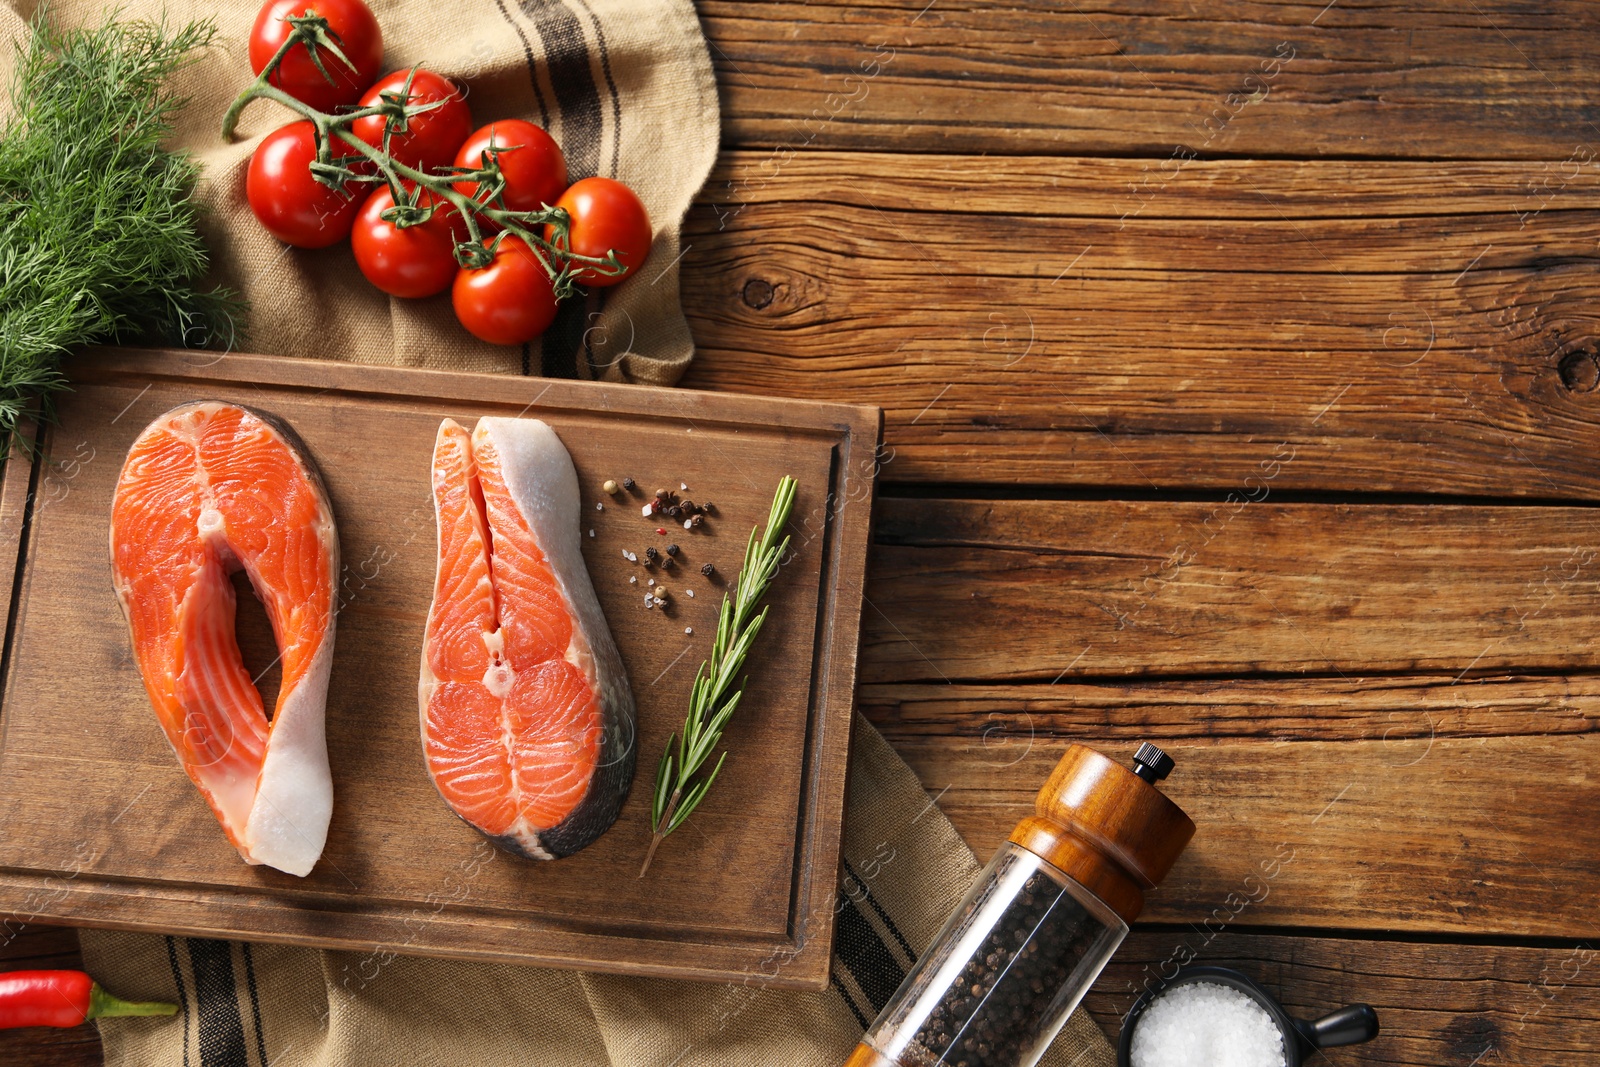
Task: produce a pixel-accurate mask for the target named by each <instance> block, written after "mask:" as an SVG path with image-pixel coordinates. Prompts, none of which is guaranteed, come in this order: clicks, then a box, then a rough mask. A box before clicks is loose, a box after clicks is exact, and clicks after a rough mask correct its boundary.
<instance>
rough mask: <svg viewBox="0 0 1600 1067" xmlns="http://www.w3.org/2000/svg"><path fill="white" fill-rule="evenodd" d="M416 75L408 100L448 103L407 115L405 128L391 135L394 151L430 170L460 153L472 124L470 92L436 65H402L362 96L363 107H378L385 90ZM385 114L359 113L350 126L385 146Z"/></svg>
mask: <svg viewBox="0 0 1600 1067" xmlns="http://www.w3.org/2000/svg"><path fill="white" fill-rule="evenodd" d="M407 78H410V79H411V91H410V92H409V93H407V94H406V100H407V101H409V102H410V103H411V104H412V105H417V104H431V103H434V102H435V101H439V100H443V101H444V103H443V104H440V105H439V106H438V107H436V108H434V109H433V110H432V111H425V112H423V113H422V114H420V115H414V116H412V117H411V118H408V119H407V120H406V132H404V133H396V134H394V135H393V136H392V137H390V138H389V154H390V155H391V156H393V157H394V158H395V159H396V160H398V161H399V162H401V163H404V164H405V165H406V166H408V167H415V168H417V169H418V170H421V171H431V170H432V169H433V168H434V167H442V166H446V165H448V164H449V163H450V161H451V160H452V159H454V158H455V154H456V148H457V147H458V146H459V145H460V144H461V142H462V141H464V140H466V138H467V134H468V133H469V132H471V130H472V112H471V111H470V110H469V109H468V108H467V98H466V96H465V94H463V93H462V92H461V90H460V89H459V88H457V87H456V84H455V83H454V82H452V81H451V80H450V79H449V78H445V77H441V76H440V75H438V74H435V73H434V72H433V71H431V70H418V71H415V72H413V71H409V70H397V71H395V72H394V73H393V74H386V75H384V77H383V78H382V80H380V81H379V82H378V84H376V85H374V86H373V87H372V88H370V89H368V90H367V92H366V95H364V96H363V97H362V98H361V106H362V107H373V106H374V105H376V104H377V103H378V102H379V97H380V96H381V95H382V94H383V93H396V94H398V93H400V92H402V91H403V90H404V89H405V86H406V79H407ZM383 127H384V120H383V118H382V117H381V116H378V115H369V116H368V117H366V118H364V119H356V121H355V122H353V123H351V125H350V130H351V132H352V133H354V134H355V135H356V136H357V137H359V138H361V139H362V140H363V141H365V142H367V143H368V144H370V145H373V146H375V147H380V148H381V147H382V146H383Z"/></svg>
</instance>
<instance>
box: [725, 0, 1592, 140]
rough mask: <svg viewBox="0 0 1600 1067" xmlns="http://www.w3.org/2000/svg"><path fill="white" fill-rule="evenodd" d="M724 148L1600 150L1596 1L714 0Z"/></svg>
mask: <svg viewBox="0 0 1600 1067" xmlns="http://www.w3.org/2000/svg"><path fill="white" fill-rule="evenodd" d="M698 8H699V11H700V16H701V22H702V24H703V25H704V26H705V29H706V33H707V36H708V37H709V38H710V40H711V43H712V50H711V55H712V60H713V62H714V63H715V65H716V67H717V74H718V79H717V80H718V84H719V86H720V88H721V91H722V104H723V126H724V131H723V136H724V139H725V141H726V142H727V143H729V144H740V145H767V146H773V147H774V153H773V154H774V155H775V156H776V157H777V158H780V159H781V158H783V154H784V153H792V152H794V151H798V150H803V149H805V148H808V147H809V148H822V147H830V148H836V147H844V148H902V149H905V150H909V151H913V152H921V151H927V150H929V149H931V148H937V149H940V150H944V151H962V152H974V153H976V152H990V153H1019V152H1076V153H1144V154H1160V155H1163V156H1164V155H1166V154H1167V153H1168V152H1170V151H1171V150H1172V148H1173V146H1174V145H1179V144H1181V145H1186V146H1188V147H1189V148H1191V149H1193V150H1196V151H1204V152H1208V153H1236V154H1259V155H1285V154H1288V155H1342V156H1366V157H1373V156H1387V157H1411V158H1441V159H1455V158H1475V157H1476V158H1483V157H1490V158H1508V157H1510V158H1541V157H1542V158H1550V157H1557V158H1559V157H1564V156H1565V155H1566V154H1567V153H1568V152H1569V151H1570V150H1571V148H1572V146H1573V144H1574V143H1576V142H1583V141H1592V140H1595V139H1596V137H1597V133H1596V130H1595V127H1594V126H1593V125H1592V115H1593V112H1594V108H1595V106H1596V104H1597V102H1600V96H1597V93H1596V88H1595V86H1594V85H1593V84H1592V81H1591V79H1589V77H1588V57H1589V56H1590V55H1591V54H1592V53H1593V52H1594V51H1595V50H1596V48H1597V47H1600V36H1597V32H1600V28H1597V27H1596V25H1595V23H1594V20H1593V19H1592V18H1590V17H1589V15H1590V13H1589V11H1588V10H1587V8H1586V7H1585V6H1584V4H1583V3H1582V2H1581V0H1559V2H1554V3H1548V4H1540V5H1537V6H1534V7H1530V6H1528V5H1524V4H1518V3H1515V2H1514V0H1483V2H1482V3H1474V4H1472V5H1469V6H1466V7H1458V6H1455V5H1448V4H1446V5H1437V6H1431V7H1422V8H1419V7H1417V6H1416V5H1407V4H1403V3H1400V2H1398V0H1379V2H1374V3H1364V4H1362V5H1360V6H1352V5H1350V4H1338V3H1332V4H1330V3H1326V2H1325V0H1304V2H1297V3H1266V2H1259V0H1258V2H1255V3H1247V4H1243V5H1237V4H1234V5H1222V4H1200V5H1185V6H1183V7H1182V8H1176V7H1173V6H1172V5H1164V4H1157V3H1151V2H1149V0H1117V2H1114V3H1109V4H1105V3H1102V4H1096V5H1094V6H1093V7H1092V8H1091V7H1087V6H1083V5H1078V4H1065V5H1063V4H1057V3H1051V2H1049V0H1022V2H1019V3H1012V4H1006V5H1002V6H994V5H987V4H980V3H972V2H961V0H956V2H950V0H935V2H933V3H929V2H927V0H889V2H883V3H873V4H870V5H868V4H862V3H852V2H850V0H827V2H823V3H805V4H801V3H796V2H793V0H789V2H779V3H764V4H750V3H732V2H728V0H702V2H701V3H700V4H699V5H698Z"/></svg>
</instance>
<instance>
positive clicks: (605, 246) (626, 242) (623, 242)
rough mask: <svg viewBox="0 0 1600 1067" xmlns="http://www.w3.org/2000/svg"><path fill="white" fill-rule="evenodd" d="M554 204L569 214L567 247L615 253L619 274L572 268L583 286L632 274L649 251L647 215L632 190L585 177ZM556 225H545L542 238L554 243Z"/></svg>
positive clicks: (612, 281)
mask: <svg viewBox="0 0 1600 1067" xmlns="http://www.w3.org/2000/svg"><path fill="white" fill-rule="evenodd" d="M555 206H556V207H559V208H565V209H566V212H567V214H568V215H569V216H570V217H571V219H572V222H571V228H570V230H569V231H568V242H569V243H568V247H569V249H570V250H571V251H572V252H573V253H575V254H577V255H580V256H595V257H600V256H604V255H605V254H606V252H607V251H608V250H612V249H614V250H615V251H616V253H617V262H619V263H621V264H622V266H623V268H624V270H623V273H621V274H614V275H609V276H608V275H605V274H602V273H600V272H599V271H597V270H595V269H594V268H593V267H589V268H585V269H580V270H574V271H573V275H572V276H573V279H574V280H575V281H577V282H579V283H581V284H583V285H594V286H607V285H616V284H617V283H618V282H620V281H622V280H623V279H624V278H628V277H632V276H633V274H634V273H635V272H636V271H637V270H638V268H639V266H640V265H641V264H643V263H644V261H645V257H646V256H648V255H649V254H650V216H649V215H648V214H647V213H646V212H645V209H644V204H643V203H642V202H641V201H640V200H639V197H638V196H637V195H635V193H634V191H633V190H632V189H629V188H628V187H627V186H626V185H623V184H622V183H621V182H619V181H612V180H611V179H610V178H585V179H583V180H582V181H580V182H577V183H575V184H574V185H573V186H572V188H570V189H568V190H567V191H566V192H565V193H562V194H561V199H560V200H559V201H557V203H556V205H555ZM554 234H555V227H554V226H546V227H545V231H544V239H545V240H546V241H550V242H552V243H554V242H555V236H554Z"/></svg>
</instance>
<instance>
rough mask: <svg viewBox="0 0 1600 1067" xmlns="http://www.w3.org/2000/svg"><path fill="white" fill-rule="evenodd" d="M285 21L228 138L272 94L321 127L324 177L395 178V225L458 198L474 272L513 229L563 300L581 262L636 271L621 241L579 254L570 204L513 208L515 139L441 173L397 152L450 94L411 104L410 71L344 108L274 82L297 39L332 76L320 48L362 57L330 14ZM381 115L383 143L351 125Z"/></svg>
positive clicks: (328, 181)
mask: <svg viewBox="0 0 1600 1067" xmlns="http://www.w3.org/2000/svg"><path fill="white" fill-rule="evenodd" d="M286 21H288V23H289V25H290V32H289V36H288V37H287V38H286V39H285V40H284V42H283V44H281V45H280V46H279V47H278V51H277V52H276V53H274V54H273V56H272V59H270V60H269V61H268V62H267V65H266V66H265V67H263V68H262V69H261V73H260V74H259V75H257V76H256V79H255V81H253V82H251V83H250V85H249V86H247V87H246V88H245V90H244V91H243V92H241V93H240V94H239V95H238V96H237V97H235V98H234V101H233V103H232V104H230V105H229V106H228V110H227V112H226V113H224V114H223V116H222V136H223V138H224V139H225V140H228V141H233V140H236V139H237V138H236V133H237V129H238V125H239V117H240V116H241V115H242V114H243V113H244V109H245V107H246V106H247V105H248V104H249V103H250V102H251V101H253V100H271V101H273V102H275V103H277V104H280V105H282V106H283V107H286V108H288V109H289V110H290V111H293V112H294V113H295V114H297V115H299V116H300V117H301V118H303V119H306V120H308V121H310V122H311V124H312V126H313V127H314V128H315V129H316V142H317V158H316V160H315V161H314V162H313V163H312V164H311V173H312V176H313V177H314V178H316V180H317V181H319V182H321V183H322V184H323V185H326V186H328V187H329V188H331V189H333V190H335V191H337V192H338V193H340V194H341V195H343V196H347V197H353V196H354V195H355V194H354V193H352V192H351V191H350V186H352V185H374V184H377V183H378V182H385V183H387V184H388V186H389V188H390V190H391V192H392V194H393V196H394V204H395V206H394V207H392V208H389V209H388V210H386V211H385V212H384V213H383V216H382V217H383V218H384V220H385V221H387V222H389V223H391V224H392V225H394V226H395V227H396V228H398V229H404V228H406V227H407V226H420V225H421V224H422V223H424V222H427V221H428V219H430V218H432V217H433V213H434V212H435V211H436V210H438V209H439V208H440V206H441V205H442V204H446V203H448V204H450V205H451V206H453V207H454V208H455V209H456V211H457V212H458V213H459V214H460V216H461V219H462V221H463V223H464V224H465V225H466V228H467V239H466V240H465V241H462V242H461V243H459V244H457V245H456V247H455V257H456V262H457V263H459V264H460V265H461V266H462V267H465V268H467V269H470V270H476V269H479V268H482V267H487V266H488V265H489V264H490V263H492V262H493V261H494V256H495V253H496V252H498V251H499V248H500V242H501V241H503V240H505V238H506V236H507V235H511V236H515V237H517V238H519V239H521V240H522V241H523V242H525V243H526V244H527V246H528V247H529V248H530V249H535V250H537V251H536V252H535V257H534V258H536V259H537V260H539V263H540V265H541V266H543V267H544V269H545V271H546V273H548V274H549V276H550V284H551V288H552V289H553V290H554V291H555V296H556V299H557V300H564V299H566V298H567V297H569V296H571V295H572V294H573V293H574V292H575V291H576V289H577V286H576V284H575V282H574V280H573V274H574V269H575V268H576V269H579V270H590V271H593V272H594V273H596V274H602V275H605V276H606V277H615V276H617V275H620V274H622V273H623V272H624V271H625V270H626V269H627V268H625V267H624V266H623V265H622V263H621V261H619V260H618V259H617V253H616V250H615V249H608V250H607V252H606V254H605V255H604V256H585V255H579V254H578V253H576V252H573V251H572V250H571V248H570V247H569V244H570V242H569V233H570V227H571V219H570V218H569V217H568V215H567V212H566V211H565V210H563V209H561V208H559V207H551V206H550V205H548V204H546V205H543V206H542V207H541V208H539V209H538V210H537V211H512V210H510V209H508V208H507V207H506V206H505V201H504V198H503V193H504V191H505V186H506V181H505V175H504V173H503V172H502V171H501V169H500V162H499V156H500V154H501V153H503V152H508V151H515V150H516V148H515V146H513V147H510V148H499V147H492V148H490V149H488V150H486V151H485V152H484V160H483V163H482V165H481V166H479V167H477V168H466V167H447V168H441V170H442V173H437V174H434V173H428V172H427V171H423V170H419V169H417V168H416V167H411V166H408V165H406V164H404V163H401V162H400V161H399V160H397V159H395V158H394V156H393V155H392V154H390V152H389V138H390V137H391V136H392V135H394V134H397V133H404V132H405V130H406V124H407V123H408V122H409V121H410V120H411V119H413V118H415V117H417V116H418V115H423V114H426V113H427V112H429V111H432V110H433V109H435V108H437V107H440V106H442V105H443V103H444V101H434V102H432V103H427V104H410V103H406V101H407V100H408V99H409V93H410V87H411V80H410V78H409V77H408V78H407V79H406V86H405V88H406V91H405V92H404V93H400V94H390V93H384V94H381V96H380V99H379V102H378V103H376V104H373V105H371V106H370V107H362V108H351V109H347V110H341V111H339V112H338V113H336V114H330V113H328V112H325V111H319V110H317V109H316V108H314V107H312V106H311V105H310V104H307V103H305V102H304V101H302V100H298V99H296V98H295V97H293V96H291V95H289V94H288V93H287V92H285V91H284V90H282V89H281V88H279V87H278V86H276V85H273V84H272V76H273V75H274V74H275V73H277V70H278V67H279V65H281V64H282V63H283V59H284V57H285V56H287V55H288V54H289V50H290V49H292V48H294V47H295V46H296V45H298V44H304V45H305V46H306V49H307V51H308V52H309V53H310V55H311V59H312V62H313V63H315V64H316V67H317V70H319V71H320V72H321V73H322V75H323V77H325V78H327V79H328V80H329V81H330V82H332V81H333V80H334V79H333V75H332V74H330V73H329V72H328V69H327V67H325V66H324V65H323V61H322V57H321V53H322V52H323V51H324V50H326V51H327V52H329V53H331V54H332V55H333V57H334V58H335V59H337V60H338V61H339V62H341V63H343V64H345V65H346V66H347V67H349V68H350V69H352V70H354V69H355V64H353V63H352V62H351V61H350V60H349V59H348V58H347V57H346V56H345V54H344V52H343V51H342V50H341V49H340V48H339V40H338V35H337V34H335V33H334V32H333V31H332V30H331V29H330V28H329V26H328V20H327V19H325V18H323V17H322V16H320V15H314V14H306V15H301V16H295V17H291V18H289V19H287V20H286ZM416 69H417V68H413V69H412V75H415V73H416ZM377 116H382V117H383V119H384V136H383V144H382V145H381V146H378V145H372V144H369V143H367V142H366V141H364V140H362V139H361V138H360V137H358V136H356V134H355V133H354V132H353V131H352V127H353V126H354V124H355V122H356V121H357V120H358V119H363V118H372V117H377ZM336 141H337V142H340V143H342V144H344V145H346V146H348V148H349V149H350V150H352V151H353V152H354V153H355V155H351V154H349V153H348V152H341V153H340V154H339V155H337V156H335V155H334V151H333V150H334V147H335V143H336ZM357 157H360V158H359V159H358V158H357ZM362 160H365V161H366V162H367V163H370V164H371V165H372V166H373V167H374V168H376V173H363V172H359V171H357V170H355V169H353V166H352V164H354V165H355V166H360V165H361V161H362ZM457 182H462V183H465V182H474V183H476V185H477V192H476V194H475V195H473V196H467V195H466V194H465V193H462V192H461V191H460V190H458V189H457V188H456V183H457ZM423 190H427V192H428V193H429V194H430V197H429V198H428V199H429V200H430V201H431V202H429V203H426V204H425V203H423V200H424V197H423ZM484 220H487V221H488V222H490V223H492V224H494V226H495V227H497V228H498V231H499V232H497V233H495V234H494V236H493V237H491V238H489V239H488V241H487V243H486V242H485V239H484V236H483V227H482V222H483V221H484ZM546 226H548V227H550V235H551V237H552V238H554V240H547V239H546V238H545V237H544V236H543V231H544V228H545V227H546Z"/></svg>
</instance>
